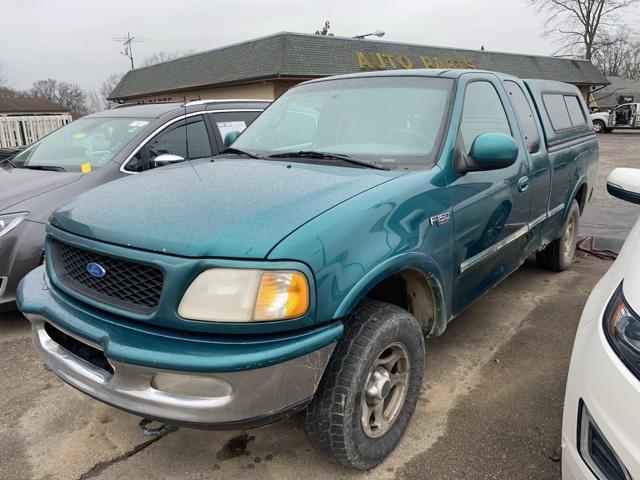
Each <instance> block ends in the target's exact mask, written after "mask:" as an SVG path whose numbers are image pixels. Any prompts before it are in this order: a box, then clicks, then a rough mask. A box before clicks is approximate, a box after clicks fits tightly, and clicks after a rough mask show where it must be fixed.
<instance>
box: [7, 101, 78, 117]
mask: <svg viewBox="0 0 640 480" xmlns="http://www.w3.org/2000/svg"><path fill="white" fill-rule="evenodd" d="M3 113H4V114H6V113H31V114H33V113H69V109H68V108H65V107H63V106H62V105H60V104H59V103H55V102H52V101H50V100H47V99H46V98H34V97H15V98H14V97H0V114H3Z"/></svg>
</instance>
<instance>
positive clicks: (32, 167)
mask: <svg viewBox="0 0 640 480" xmlns="http://www.w3.org/2000/svg"><path fill="white" fill-rule="evenodd" d="M22 168H28V169H29V170H47V171H51V172H66V170H65V169H64V168H62V167H59V166H57V165H24V166H23V167H22Z"/></svg>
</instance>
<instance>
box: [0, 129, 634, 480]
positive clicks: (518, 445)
mask: <svg viewBox="0 0 640 480" xmlns="http://www.w3.org/2000/svg"><path fill="white" fill-rule="evenodd" d="M599 138H600V141H601V167H600V170H601V171H600V173H599V178H600V179H601V182H600V183H602V179H604V178H606V175H607V174H608V171H610V170H611V168H613V167H615V166H634V165H633V162H634V161H637V160H639V158H638V157H639V156H640V153H639V152H640V148H639V147H640V135H637V134H624V133H623V134H618V133H614V134H611V135H601V136H600V137H599ZM590 208H592V209H594V211H593V213H590V212H589V211H587V213H586V215H585V222H583V229H582V233H583V234H591V233H595V234H597V235H601V236H606V237H608V238H615V237H614V236H613V235H614V234H615V235H617V237H619V238H623V237H624V235H625V234H626V232H627V231H628V229H629V228H630V227H631V225H632V224H633V221H635V218H636V217H637V212H638V211H640V210H639V209H638V207H634V206H631V205H628V204H625V203H623V202H620V201H618V200H616V199H612V198H609V197H608V196H607V194H606V190H605V189H604V188H603V186H602V185H600V186H598V188H597V189H596V192H595V194H594V204H593V205H592V206H591V207H590ZM608 232H613V233H612V234H611V235H604V234H606V233H608ZM609 265H610V263H609V262H607V261H604V260H599V259H596V258H593V257H585V256H580V257H578V258H577V260H576V262H575V263H574V265H573V266H572V267H571V268H570V269H569V270H568V271H566V272H562V273H552V272H546V271H542V270H540V269H538V268H537V267H536V266H535V264H534V263H533V262H528V263H526V264H525V265H524V266H523V267H522V268H521V269H520V270H518V271H517V272H516V273H515V274H513V275H512V276H510V277H509V278H508V279H506V280H505V281H504V282H502V283H501V284H500V285H498V286H497V287H496V288H495V289H493V290H492V291H491V292H489V293H488V294H487V295H485V296H484V297H483V298H481V299H479V300H478V301H477V302H476V303H475V304H474V305H472V306H471V307H470V308H469V309H468V310H466V311H465V312H464V313H463V314H462V315H461V316H460V317H458V318H457V319H456V320H455V321H454V322H452V324H451V325H450V326H449V328H448V329H447V331H446V332H445V334H444V335H443V336H442V337H440V338H437V339H429V340H428V341H427V344H426V346H427V363H426V376H425V382H424V385H423V389H422V394H421V398H420V401H419V403H418V407H417V410H416V413H415V416H414V418H413V421H412V422H411V424H410V427H409V429H408V431H407V434H406V435H405V437H404V439H403V440H402V442H401V443H400V445H399V447H398V448H397V449H396V450H395V451H394V452H393V453H392V454H391V455H390V457H389V458H388V459H387V460H386V461H385V462H384V463H382V464H381V465H380V466H378V467H376V468H375V469H373V470H371V471H369V472H351V471H346V470H344V469H341V468H339V467H336V466H334V465H333V464H331V463H330V462H328V461H327V460H326V459H324V458H323V457H322V456H320V455H319V454H318V453H317V452H316V451H315V450H313V448H312V447H311V446H310V445H309V443H308V442H307V440H306V438H305V437H304V433H303V423H302V417H301V415H297V416H295V417H293V418H290V419H288V420H286V421H285V422H283V423H280V424H277V425H273V426H269V427H265V428H262V429H257V430H249V431H232V432H211V431H203V430H191V429H187V428H178V429H175V430H173V431H171V432H169V433H167V434H166V435H164V436H161V437H155V438H149V437H144V436H142V435H141V434H140V433H139V432H138V429H137V423H138V421H139V419H138V418H136V417H134V416H131V415H129V414H126V413H123V412H120V411H119V410H116V409H114V408H112V407H109V406H106V405H103V404H101V403H99V402H97V401H94V400H92V399H90V398H88V397H86V396H85V395H83V394H81V393H79V392H77V391H75V390H74V389H72V388H71V387H68V386H66V385H64V384H63V383H62V382H61V381H60V380H58V379H57V378H56V377H55V376H54V375H53V374H52V373H50V372H48V371H46V370H45V369H44V368H43V367H42V365H41V363H40V362H39V361H38V359H37V358H36V355H35V353H34V352H33V350H32V348H31V340H30V331H29V325H28V322H27V321H26V320H25V319H23V318H22V317H21V316H20V315H18V314H3V315H0V392H2V394H1V395H0V452H2V454H1V455H0V479H8V480H13V479H16V480H17V479H42V480H44V479H47V480H57V479H74V480H75V479H90V478H91V479H127V480H136V479H147V478H159V479H164V478H175V479H208V478H209V479H226V478H234V480H241V479H245V478H247V479H248V478H251V479H255V478H260V479H297V478H304V479H311V478H327V479H329V478H345V479H346V478H376V479H377V478H380V479H391V478H399V479H413V478H416V479H417V478H420V479H424V478H435V479H467V478H468V479H514V480H515V479H558V478H559V475H560V464H559V463H558V462H557V461H554V460H553V459H552V458H550V457H553V456H554V455H553V454H554V452H555V450H556V449H557V448H558V447H559V444H560V427H561V416H562V400H563V395H564V384H565V381H566V372H567V368H568V363H569V358H570V354H571V346H572V343H573V336H574V333H575V329H576V326H577V323H578V320H579V316H580V313H581V311H582V307H583V305H584V302H585V301H586V298H587V296H588V294H589V292H590V290H591V288H592V287H593V285H594V284H595V283H596V282H597V281H598V279H599V278H600V277H601V276H602V274H603V273H604V272H605V271H606V269H607V268H608V266H609Z"/></svg>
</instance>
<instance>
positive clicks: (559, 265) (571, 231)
mask: <svg viewBox="0 0 640 480" xmlns="http://www.w3.org/2000/svg"><path fill="white" fill-rule="evenodd" d="M579 227H580V206H579V205H578V202H577V201H575V200H574V201H573V202H571V209H570V210H569V215H567V219H566V220H565V222H564V225H563V227H562V235H561V236H560V238H558V239H556V240H554V241H553V242H551V243H550V244H549V245H547V246H546V248H545V249H544V250H542V251H540V252H538V253H536V261H537V262H538V266H540V267H541V268H544V269H546V270H555V271H556V272H561V271H563V270H566V269H567V268H569V266H570V265H571V263H572V262H573V257H574V255H575V253H576V241H577V240H578V229H579Z"/></svg>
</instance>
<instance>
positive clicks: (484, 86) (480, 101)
mask: <svg viewBox="0 0 640 480" xmlns="http://www.w3.org/2000/svg"><path fill="white" fill-rule="evenodd" d="M462 108H463V110H462V121H461V122H460V135H461V137H462V142H463V144H464V149H465V152H466V153H469V151H470V150H471V145H472V144H473V141H474V140H475V139H476V137H477V136H478V135H481V134H483V133H504V134H505V135H509V136H511V128H510V127H509V120H507V114H506V112H505V111H504V106H503V105H502V101H501V100H500V97H499V96H498V92H497V91H496V89H495V87H494V86H493V85H492V84H491V83H490V82H486V81H479V82H473V83H470V84H469V85H467V88H466V90H465V95H464V104H463V107H462Z"/></svg>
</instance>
